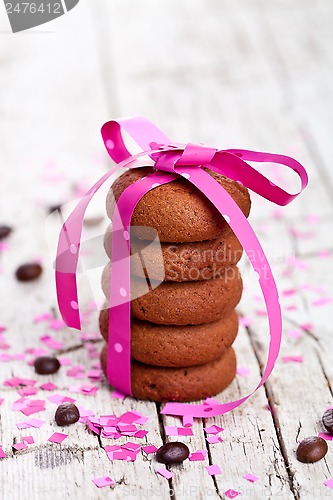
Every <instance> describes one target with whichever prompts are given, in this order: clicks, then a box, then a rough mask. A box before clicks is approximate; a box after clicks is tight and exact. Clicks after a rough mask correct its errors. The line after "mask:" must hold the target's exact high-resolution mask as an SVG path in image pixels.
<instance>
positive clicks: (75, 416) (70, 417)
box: [54, 403, 80, 427]
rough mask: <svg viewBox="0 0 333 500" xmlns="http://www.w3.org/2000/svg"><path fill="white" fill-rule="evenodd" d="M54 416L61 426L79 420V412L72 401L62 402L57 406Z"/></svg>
mask: <svg viewBox="0 0 333 500" xmlns="http://www.w3.org/2000/svg"><path fill="white" fill-rule="evenodd" d="M54 418H55V421H56V422H57V424H58V425H60V426H61V427H62V426H64V425H71V424H75V422H77V421H78V420H79V418H80V412H79V410H78V408H77V406H75V405H73V403H63V404H61V405H60V406H58V408H57V411H56V412H55V416H54Z"/></svg>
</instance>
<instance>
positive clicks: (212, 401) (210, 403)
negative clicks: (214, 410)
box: [204, 398, 220, 406]
mask: <svg viewBox="0 0 333 500" xmlns="http://www.w3.org/2000/svg"><path fill="white" fill-rule="evenodd" d="M219 404H220V402H219V401H218V400H217V399H214V398H206V399H205V401H204V405H208V406H214V405H219Z"/></svg>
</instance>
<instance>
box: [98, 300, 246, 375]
mask: <svg viewBox="0 0 333 500" xmlns="http://www.w3.org/2000/svg"><path fill="white" fill-rule="evenodd" d="M99 328H100V331H101V333H102V335H103V337H104V339H105V340H106V341H107V340H108V328H109V309H103V310H102V311H101V312H100V315H99ZM237 330H238V317H237V314H236V311H232V312H231V313H230V314H229V315H228V316H226V317H225V318H223V319H220V320H218V321H214V322H213V323H207V324H204V325H194V326H191V325H190V326H181V327H179V326H168V325H156V324H154V323H149V322H148V321H139V320H137V319H135V318H132V319H131V355H132V358H133V359H135V360H136V361H141V362H142V363H147V364H149V365H154V366H166V367H184V366H195V365H202V364H204V363H209V362H210V361H213V360H215V359H217V358H219V357H220V356H222V354H223V353H224V352H225V351H226V350H227V349H229V347H230V346H231V345H232V343H233V341H234V340H235V338H236V335H237Z"/></svg>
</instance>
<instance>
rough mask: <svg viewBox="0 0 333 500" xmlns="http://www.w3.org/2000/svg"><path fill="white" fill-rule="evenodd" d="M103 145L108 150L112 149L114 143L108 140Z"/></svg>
mask: <svg viewBox="0 0 333 500" xmlns="http://www.w3.org/2000/svg"><path fill="white" fill-rule="evenodd" d="M105 144H106V147H107V148H108V149H114V142H113V141H111V139H108V140H107V141H106V143H105Z"/></svg>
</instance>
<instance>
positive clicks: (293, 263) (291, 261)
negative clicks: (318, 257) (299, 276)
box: [287, 255, 309, 270]
mask: <svg viewBox="0 0 333 500" xmlns="http://www.w3.org/2000/svg"><path fill="white" fill-rule="evenodd" d="M287 264H288V265H289V266H290V267H294V268H298V269H303V270H304V269H307V268H308V267H309V266H308V264H307V262H305V261H304V260H302V259H299V258H298V257H296V256H294V255H293V256H290V257H288V258H287Z"/></svg>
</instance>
